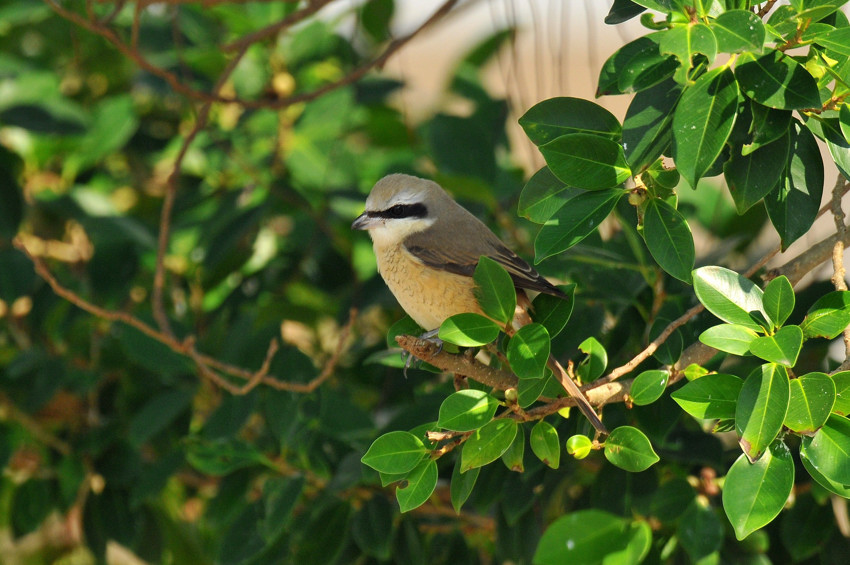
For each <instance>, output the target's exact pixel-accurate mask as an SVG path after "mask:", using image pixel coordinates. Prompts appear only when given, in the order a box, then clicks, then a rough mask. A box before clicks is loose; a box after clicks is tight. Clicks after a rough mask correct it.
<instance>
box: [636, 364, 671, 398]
mask: <svg viewBox="0 0 850 565" xmlns="http://www.w3.org/2000/svg"><path fill="white" fill-rule="evenodd" d="M669 378H670V373H668V372H667V371H662V370H659V369H652V370H649V371H644V372H642V373H641V374H639V375H638V376H637V377H635V380H634V381H633V382H632V388H631V390H630V391H629V396H630V397H631V399H632V403H634V404H636V405H638V406H644V405H646V404H652V403H653V402H655V401H656V400H658V399H659V398H661V395H662V394H664V390H665V389H666V388H667V380H668V379H669Z"/></svg>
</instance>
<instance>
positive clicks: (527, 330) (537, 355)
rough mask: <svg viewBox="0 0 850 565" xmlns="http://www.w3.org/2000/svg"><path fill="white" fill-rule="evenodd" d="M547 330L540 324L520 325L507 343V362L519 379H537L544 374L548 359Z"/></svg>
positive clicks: (549, 345) (548, 343)
mask: <svg viewBox="0 0 850 565" xmlns="http://www.w3.org/2000/svg"><path fill="white" fill-rule="evenodd" d="M550 347H551V344H550V342H549V332H547V331H546V328H545V327H544V326H542V325H541V324H536V323H532V324H528V325H526V326H523V327H521V328H520V329H519V330H518V331H517V332H516V333H515V334H514V335H513V336H511V341H510V342H509V343H508V351H507V356H508V363H510V364H511V369H512V370H513V372H514V374H515V375H516V376H517V377H519V378H520V379H539V378H542V377H543V376H544V371H545V370H546V362H547V361H548V360H549V349H550Z"/></svg>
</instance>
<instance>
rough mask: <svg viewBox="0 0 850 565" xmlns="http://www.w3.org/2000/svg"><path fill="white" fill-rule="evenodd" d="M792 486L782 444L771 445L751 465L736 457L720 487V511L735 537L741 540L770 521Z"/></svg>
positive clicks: (791, 472) (791, 466) (789, 464)
mask: <svg viewBox="0 0 850 565" xmlns="http://www.w3.org/2000/svg"><path fill="white" fill-rule="evenodd" d="M793 486H794V460H793V459H792V458H791V452H790V451H789V450H788V448H787V447H786V446H785V444H784V443H782V442H776V443H774V444H773V445H771V446H770V449H769V450H767V451H765V453H764V456H762V457H761V459H759V460H758V461H756V462H755V463H750V462H749V461H748V460H747V458H746V457H745V456H744V455H741V456H740V457H738V459H737V461H735V463H734V464H733V465H732V467H731V468H730V469H729V472H728V473H727V474H726V481H725V483H724V486H723V509H724V510H725V511H726V516H728V517H729V521H730V522H731V523H732V527H733V528H734V530H735V537H737V538H738V539H739V540H741V539H744V538H745V537H747V536H748V535H750V534H751V533H752V532H754V531H756V530H757V529H759V528H761V527H763V526H765V525H767V524H769V523H770V522H771V521H773V519H774V518H776V516H777V515H778V514H779V512H780V511H781V510H782V507H783V506H784V505H785V502H786V501H787V500H788V495H790V494H791V489H792V487H793Z"/></svg>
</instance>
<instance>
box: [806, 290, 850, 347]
mask: <svg viewBox="0 0 850 565" xmlns="http://www.w3.org/2000/svg"><path fill="white" fill-rule="evenodd" d="M848 324H850V291H847V290H836V291H834V292H830V293H829V294H827V295H824V296H821V297H820V298H818V300H817V302H815V303H814V304H813V305H812V307H811V308H809V311H808V313H807V314H806V317H805V319H804V320H803V323H802V324H800V327H801V328H802V329H803V334H804V335H805V336H806V338H812V337H825V338H826V339H833V338H835V337H836V336H837V335H838V334H840V333H841V332H843V331H844V328H846V327H847V325H848Z"/></svg>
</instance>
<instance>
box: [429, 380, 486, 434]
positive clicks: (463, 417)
mask: <svg viewBox="0 0 850 565" xmlns="http://www.w3.org/2000/svg"><path fill="white" fill-rule="evenodd" d="M498 407H499V401H498V400H496V399H495V398H493V397H492V396H490V395H489V394H487V393H486V392H484V391H483V390H474V389H466V390H459V391H457V392H454V393H452V394H450V395H449V396H448V397H446V399H445V400H444V401H443V403H442V404H440V416H439V418H438V419H437V425H438V426H440V427H441V428H445V429H447V430H454V431H456V432H468V431H472V430H477V429H478V428H480V427H482V426H483V425H485V424H486V423H487V422H489V421H490V420H492V419H493V416H494V415H495V414H496V409H497V408H498Z"/></svg>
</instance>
